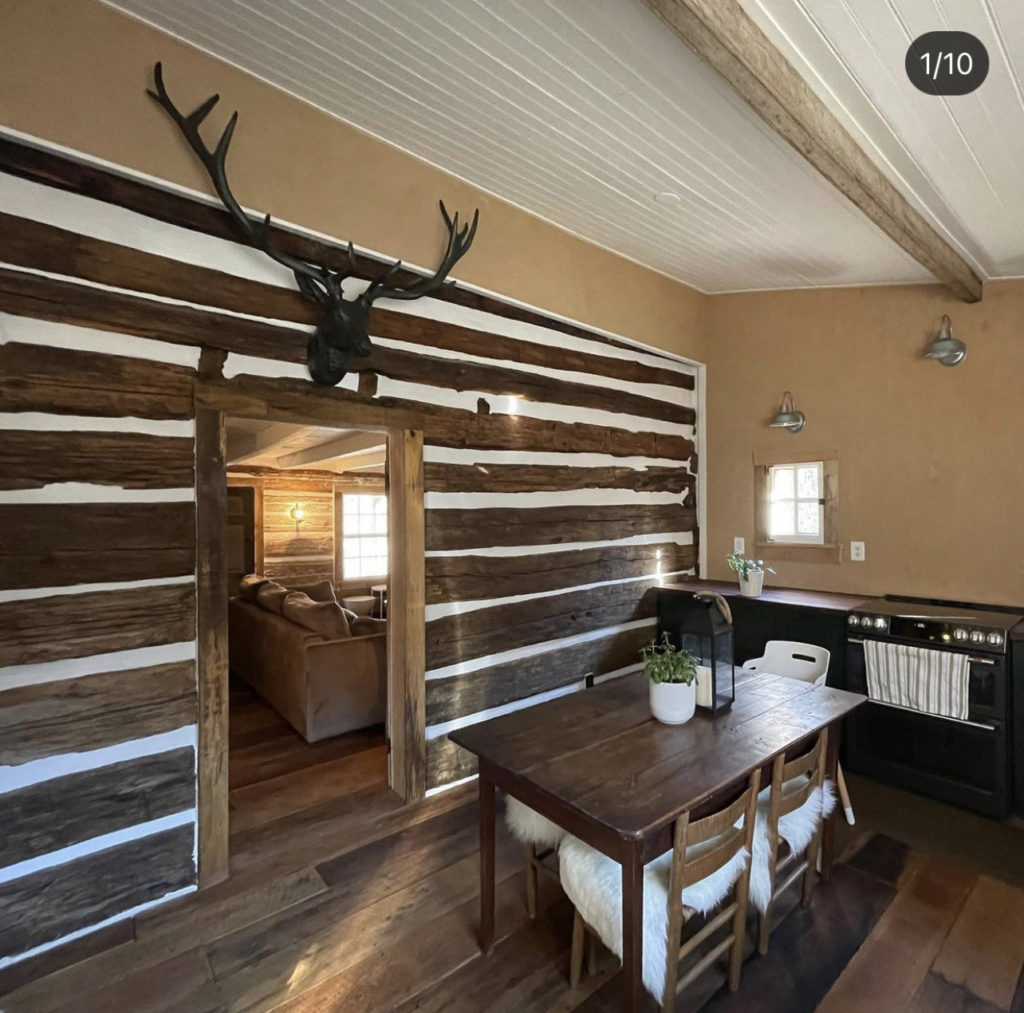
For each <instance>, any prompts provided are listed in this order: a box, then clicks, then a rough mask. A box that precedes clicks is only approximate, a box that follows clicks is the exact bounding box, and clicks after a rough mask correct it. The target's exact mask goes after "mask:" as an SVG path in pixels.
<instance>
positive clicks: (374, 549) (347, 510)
mask: <svg viewBox="0 0 1024 1013" xmlns="http://www.w3.org/2000/svg"><path fill="white" fill-rule="evenodd" d="M341 571H342V579H344V580H355V579H357V578H360V577H386V576H387V574H388V498H387V496H372V495H368V494H366V493H354V492H346V493H344V494H343V495H342V497H341Z"/></svg>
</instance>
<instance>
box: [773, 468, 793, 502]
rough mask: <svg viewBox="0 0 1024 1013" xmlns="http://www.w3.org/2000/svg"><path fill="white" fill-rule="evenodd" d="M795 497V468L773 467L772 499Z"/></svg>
mask: <svg viewBox="0 0 1024 1013" xmlns="http://www.w3.org/2000/svg"><path fill="white" fill-rule="evenodd" d="M792 498H793V469H792V468H772V499H773V500H778V499H792Z"/></svg>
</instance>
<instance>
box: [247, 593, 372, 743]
mask: <svg viewBox="0 0 1024 1013" xmlns="http://www.w3.org/2000/svg"><path fill="white" fill-rule="evenodd" d="M379 626H380V627H385V624H384V623H380V624H379ZM228 637H229V639H228V643H229V656H230V665H231V671H232V672H233V673H234V674H235V675H237V676H238V677H239V678H241V679H243V680H244V681H245V682H247V683H248V684H249V685H250V686H251V687H252V688H253V689H254V690H255V691H256V692H257V693H259V695H260V696H262V697H263V699H264V700H266V701H267V702H268V703H269V704H270V705H271V706H272V707H273V708H274V709H275V710H276V711H277V712H278V713H279V714H280V715H281V717H283V718H284V719H285V720H286V721H287V722H288V723H289V724H290V725H291V726H292V727H293V728H294V729H295V730H296V731H297V732H298V733H299V734H300V735H301V736H302V737H303V738H304V739H305V740H306V741H307V742H316V741H318V740H320V739H325V738H328V737H329V736H332V735H340V734H342V733H343V732H348V731H352V730H354V729H357V728H366V727H368V726H370V725H375V724H380V723H381V722H383V721H384V714H385V692H386V683H387V646H386V644H387V634H386V633H384V632H380V633H371V634H369V635H365V636H349V637H342V638H337V639H328V638H327V637H325V636H323V635H321V634H319V633H315V632H313V631H311V630H309V629H306V628H304V627H303V626H300V625H299V624H298V623H296V622H293V621H292V620H291V619H286V618H285V617H284V616H283V615H280V614H278V613H277V612H274V611H271V610H270V609H267V608H264V607H263V606H261V605H260V604H258V603H256V602H251V601H245V600H243V599H242V598H241V597H237V598H232V599H231V600H230V601H229V602H228Z"/></svg>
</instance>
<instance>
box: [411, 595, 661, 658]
mask: <svg viewBox="0 0 1024 1013" xmlns="http://www.w3.org/2000/svg"><path fill="white" fill-rule="evenodd" d="M653 615H654V594H653V589H652V582H644V581H637V582H636V583H629V584H613V585H611V586H609V587H595V588H590V589H589V590H586V591H572V592H569V593H568V594H560V595H552V596H550V597H546V598H533V599H531V600H529V601H523V602H515V603H513V604H511V605H495V606H494V607H492V608H481V609H474V610H473V611H472V612H463V613H461V614H458V615H452V616H445V617H444V618H443V619H435V620H433V621H432V622H429V623H427V670H428V671H430V670H432V669H435V668H444V667H446V666H448V665H454V664H456V663H458V662H461V661H470V660H472V659H473V658H482V657H485V656H486V655H489V654H493V653H494V652H495V651H496V650H501V651H509V650H512V649H513V648H516V647H527V646H529V645H531V644H543V643H545V642H546V641H548V640H557V639H559V638H560V637H571V636H574V635H576V634H578V633H590V632H591V631H593V630H601V629H604V628H605V627H606V626H619V625H621V624H623V623H628V622H632V621H633V620H636V619H650V618H651V617H652V616H653ZM499 631H500V633H499Z"/></svg>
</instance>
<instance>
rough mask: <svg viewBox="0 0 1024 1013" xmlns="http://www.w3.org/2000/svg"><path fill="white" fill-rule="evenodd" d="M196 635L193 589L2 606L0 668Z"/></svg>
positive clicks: (171, 641) (105, 593)
mask: <svg viewBox="0 0 1024 1013" xmlns="http://www.w3.org/2000/svg"><path fill="white" fill-rule="evenodd" d="M195 635H196V595H195V588H194V587H193V585H191V584H181V585H177V584H176V585H172V586H170V587H144V588H137V589H135V590H131V591H96V592H93V593H89V594H76V595H55V596H52V597H47V598H40V599H38V600H36V601H14V602H5V603H3V604H0V666H4V665H27V664H36V663H40V662H45V661H58V660H60V659H62V658H83V657H89V656H91V655H95V654H108V653H111V652H113V651H129V650H135V649H137V648H140V647H155V646H157V645H159V644H178V643H183V642H185V641H189V640H194V639H195Z"/></svg>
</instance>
